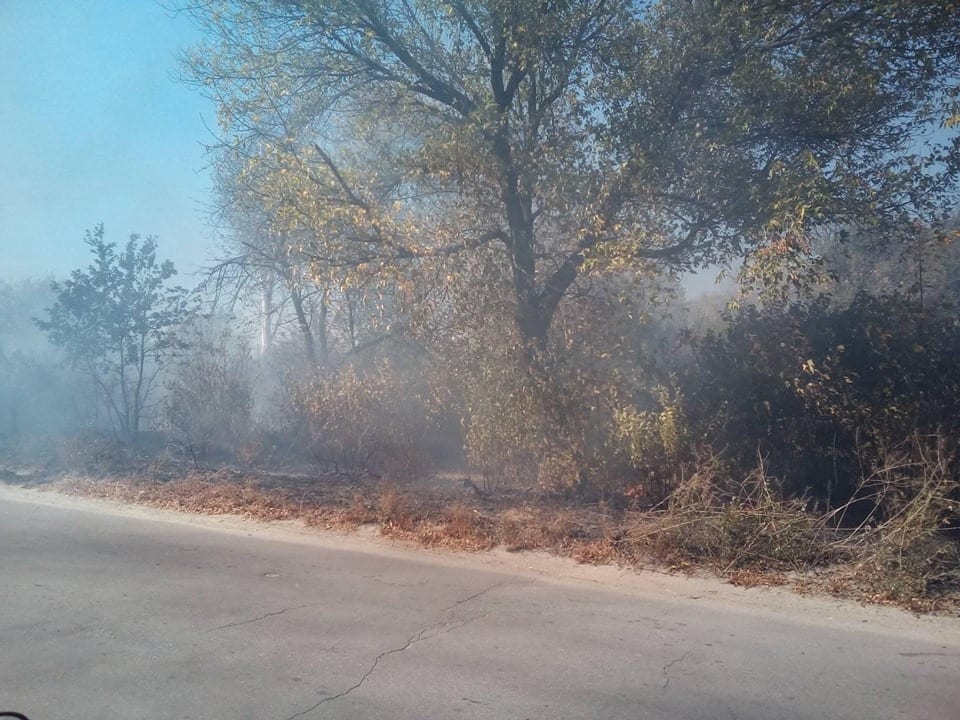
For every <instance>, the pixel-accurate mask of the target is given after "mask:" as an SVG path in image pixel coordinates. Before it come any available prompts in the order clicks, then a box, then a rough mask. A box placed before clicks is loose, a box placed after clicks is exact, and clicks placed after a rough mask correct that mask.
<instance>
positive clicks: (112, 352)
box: [36, 223, 191, 437]
mask: <svg viewBox="0 0 960 720" xmlns="http://www.w3.org/2000/svg"><path fill="white" fill-rule="evenodd" d="M85 242H86V244H87V245H89V246H90V251H91V252H92V253H93V255H94V261H93V263H92V264H91V265H90V266H89V267H88V268H87V269H86V270H74V271H73V273H72V274H71V276H70V279H69V280H65V281H63V282H54V283H52V284H51V288H52V289H53V291H54V293H55V295H56V301H55V302H54V304H53V307H51V308H49V309H48V311H47V312H48V318H47V319H46V320H37V321H36V322H37V325H38V326H39V327H40V328H41V329H43V330H44V331H46V333H47V334H48V336H49V338H50V341H51V342H52V343H53V344H54V345H57V346H59V347H61V348H63V349H64V351H65V352H66V354H67V357H68V358H69V359H70V361H71V362H72V363H73V365H74V366H75V367H77V368H78V369H81V370H82V371H83V372H84V373H86V374H87V375H88V376H89V377H90V379H91V380H92V381H93V383H94V384H95V386H96V387H97V389H98V391H99V394H100V398H101V400H102V401H103V403H104V405H105V407H106V410H107V413H108V415H109V416H110V418H111V420H112V422H113V425H114V427H115V429H116V430H118V431H119V432H121V433H122V434H123V435H124V436H126V437H134V436H136V434H137V433H138V432H139V431H140V429H141V427H140V425H141V421H142V419H143V417H144V413H145V411H146V410H147V409H148V408H149V406H150V405H149V401H150V394H151V391H152V390H153V389H154V385H155V381H156V379H157V377H158V375H159V374H160V372H161V371H162V369H163V368H164V366H165V365H166V363H167V362H169V360H170V359H171V357H172V356H173V355H174V351H175V350H177V349H179V348H180V347H181V346H182V343H181V342H180V341H179V340H178V338H177V336H176V334H175V332H174V331H175V330H176V328H177V327H178V326H180V325H181V324H182V323H183V322H184V321H185V320H186V319H187V318H189V317H190V315H191V310H190V307H189V304H188V298H187V291H186V290H185V289H184V288H182V287H169V286H168V285H167V281H168V280H169V279H170V278H172V277H173V276H174V275H176V270H175V269H174V266H173V263H172V262H170V261H169V260H165V261H163V262H158V261H157V240H156V238H154V237H152V236H148V237H147V238H145V239H142V240H141V238H140V236H139V235H136V234H134V235H131V236H130V239H129V240H128V241H127V244H126V245H125V246H124V247H123V248H122V249H121V250H119V251H118V250H117V248H116V245H115V244H113V243H108V242H106V241H105V240H104V231H103V224H102V223H101V224H99V225H97V226H96V227H95V228H94V230H93V231H92V232H91V231H89V230H88V231H87V233H86V238H85Z"/></svg>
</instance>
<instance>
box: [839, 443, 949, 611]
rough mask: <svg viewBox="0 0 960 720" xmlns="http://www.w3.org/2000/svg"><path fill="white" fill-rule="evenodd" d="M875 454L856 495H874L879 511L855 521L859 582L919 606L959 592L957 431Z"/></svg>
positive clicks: (884, 596) (872, 592)
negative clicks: (950, 435)
mask: <svg viewBox="0 0 960 720" xmlns="http://www.w3.org/2000/svg"><path fill="white" fill-rule="evenodd" d="M877 457H878V461H877V465H876V468H875V469H874V471H873V472H872V473H871V474H870V475H869V476H868V477H867V478H866V480H865V481H864V483H863V485H862V488H861V492H860V493H859V494H858V496H856V497H855V498H854V502H863V500H864V499H867V500H869V501H870V502H871V503H872V504H873V507H874V513H873V514H872V515H871V516H870V517H868V518H867V520H865V521H864V522H863V523H862V524H861V526H860V527H858V528H857V530H858V531H860V532H859V533H858V534H857V537H858V538H859V540H858V541H857V542H856V544H855V545H854V548H855V551H856V558H857V564H856V569H855V572H854V573H853V577H852V581H853V583H854V584H855V585H857V586H858V587H860V588H861V589H862V591H863V592H864V593H866V594H867V595H868V596H870V597H871V598H872V599H874V600H877V601H882V602H894V603H897V604H901V605H907V606H910V607H914V608H917V609H928V608H930V607H934V606H936V605H937V604H938V603H939V602H940V601H942V600H944V599H946V598H947V597H950V596H953V597H955V598H958V597H960V538H958V536H957V525H958V518H960V464H958V463H960V447H958V441H957V439H956V438H948V437H945V436H943V435H942V434H937V435H928V436H921V435H915V436H914V437H912V438H911V439H910V440H908V441H906V442H904V443H902V444H901V445H900V446H898V447H896V448H893V449H889V450H888V449H881V450H880V451H879V452H878V454H877ZM845 511H846V508H842V509H840V510H839V511H837V514H838V516H839V517H841V518H842V517H843V515H844V513H845ZM871 522H876V523H877V524H876V525H875V526H872V525H870V524H869V523H871Z"/></svg>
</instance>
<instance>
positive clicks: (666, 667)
mask: <svg viewBox="0 0 960 720" xmlns="http://www.w3.org/2000/svg"><path fill="white" fill-rule="evenodd" d="M689 654H690V651H689V650H686V651H685V652H684V653H683V655H681V656H680V657H678V658H674V659H673V660H671V661H670V662H668V663H667V664H666V665H664V666H663V677H664V678H665V680H664V681H663V689H664V690H666V689H667V686H668V685H669V684H670V675H669V674H668V673H669V672H670V668H672V667H673V666H674V665H676V664H677V663H682V662H683V661H684V660H686V659H687V655H689Z"/></svg>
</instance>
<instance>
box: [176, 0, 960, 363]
mask: <svg viewBox="0 0 960 720" xmlns="http://www.w3.org/2000/svg"><path fill="white" fill-rule="evenodd" d="M190 11H191V12H192V13H193V15H194V16H195V17H196V18H197V19H198V20H199V21H200V23H201V24H202V26H203V27H204V29H205V31H206V33H207V42H206V43H205V44H204V45H203V46H201V47H200V48H198V49H197V50H196V52H194V53H193V54H191V55H190V56H189V57H188V58H187V67H188V74H189V76H190V77H191V78H192V80H194V81H195V82H196V83H197V84H198V85H199V86H200V87H202V88H203V89H204V91H205V92H207V93H208V94H209V95H210V96H211V97H213V98H214V99H215V100H216V101H217V102H218V104H219V108H220V119H221V124H222V128H223V130H224V144H223V147H222V150H224V151H225V152H228V153H232V155H233V157H234V158H235V159H238V160H240V161H241V162H240V166H241V167H240V169H239V171H238V173H237V175H236V178H235V179H236V181H237V183H238V186H239V187H244V188H246V192H248V193H250V195H251V196H252V197H256V198H257V201H258V202H259V203H260V204H261V206H262V207H263V208H265V210H266V212H267V213H268V214H269V215H270V217H271V222H272V223H274V224H275V227H276V229H282V230H284V231H286V232H287V233H288V234H287V235H286V237H288V238H290V248H289V250H290V252H294V253H296V254H297V255H298V256H301V257H306V258H308V259H309V261H310V262H311V263H312V266H313V268H314V271H315V272H317V273H321V272H329V273H331V275H332V276H334V277H336V278H338V279H339V280H340V281H341V282H350V280H351V279H355V278H358V277H360V278H363V279H364V280H363V281H367V280H368V279H369V277H370V276H371V275H373V276H377V277H379V278H381V279H382V278H383V277H385V276H386V277H389V278H390V279H391V281H392V282H395V283H396V286H397V287H400V288H403V287H406V285H405V283H407V282H409V281H410V279H411V274H414V275H415V279H416V280H417V281H420V282H426V281H427V280H428V279H429V280H430V281H432V282H436V281H437V280H438V279H439V280H441V281H445V282H447V283H449V282H451V281H452V280H455V279H456V275H457V273H458V272H460V273H469V274H472V275H474V276H475V275H476V274H477V273H480V272H483V273H487V274H488V275H489V278H490V281H489V282H480V283H479V284H478V285H479V287H481V288H482V289H484V290H487V289H489V287H491V286H496V287H503V288H504V290H505V297H506V302H500V303H493V304H490V305H488V306H485V307H486V308H495V309H496V310H490V311H489V312H497V313H500V312H509V313H510V315H512V317H513V319H514V323H515V328H516V330H517V331H518V335H519V337H520V338H521V339H522V340H523V341H524V342H525V343H526V344H527V345H528V347H531V348H541V349H542V348H545V347H546V346H547V343H548V339H549V336H550V328H551V325H552V323H553V322H554V318H555V317H556V314H557V309H558V306H559V305H560V303H561V302H562V301H563V300H564V299H565V298H567V297H569V296H570V292H571V289H572V288H575V287H576V286H577V284H578V283H581V282H583V278H584V277H585V276H589V275H591V274H597V273H600V272H601V271H603V270H604V269H610V268H616V269H627V270H629V271H633V270H636V269H644V268H650V267H651V266H654V267H660V268H663V267H666V268H676V269H689V268H696V267H701V266H705V265H707V264H709V263H714V262H724V261H727V260H729V259H731V258H732V257H743V256H750V254H751V253H752V252H754V251H756V250H758V249H763V250H764V252H763V253H762V254H761V255H760V257H762V258H764V259H765V260H769V259H770V258H771V257H777V256H787V257H793V256H796V255H797V254H802V253H803V252H804V251H805V250H806V248H807V247H808V245H807V243H806V241H805V238H806V237H807V236H808V234H809V233H810V232H812V231H813V230H815V229H816V228H824V227H838V226H840V224H850V223H860V224H863V223H879V222H898V221H903V220H905V219H910V218H916V217H918V216H926V217H929V216H930V215H931V213H933V212H935V211H938V210H940V209H942V208H943V207H944V203H945V197H947V196H948V195H949V193H950V192H951V191H953V189H954V188H955V186H956V185H955V183H956V179H957V170H958V155H960V144H958V142H957V136H956V133H955V132H954V133H951V132H950V131H949V129H948V128H949V126H950V125H951V123H952V121H954V120H956V118H957V105H956V102H957V73H956V68H957V67H960V4H958V3H957V2H956V1H955V0H947V1H944V0H916V1H915V2H905V1H898V0H859V1H857V0H791V1H789V2H787V1H778V0H745V1H744V2H722V1H717V0H661V2H639V1H636V2H632V1H630V0H557V1H553V0H547V1H542V0H541V1H538V2H528V1H524V0H521V1H519V2H518V1H516V0H444V1H438V0H336V1H334V2H331V1H330V0H208V1H207V2H204V3H199V4H195V5H192V6H191V8H190ZM438 267H439V268H442V269H441V271H440V272H437V268H438ZM425 268H430V270H429V271H425ZM471 280H475V278H471ZM426 294H427V290H426V289H424V288H423V287H420V288H417V289H416V290H415V291H413V292H411V294H410V297H412V298H415V299H419V300H423V299H424V298H425V297H426ZM484 312H487V310H484ZM492 321H494V322H496V318H492Z"/></svg>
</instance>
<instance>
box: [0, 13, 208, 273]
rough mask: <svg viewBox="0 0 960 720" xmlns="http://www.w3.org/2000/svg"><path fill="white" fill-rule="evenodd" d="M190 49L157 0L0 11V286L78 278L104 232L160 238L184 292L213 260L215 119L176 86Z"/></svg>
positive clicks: (179, 23) (189, 33)
mask: <svg viewBox="0 0 960 720" xmlns="http://www.w3.org/2000/svg"><path fill="white" fill-rule="evenodd" d="M197 39H198V33H197V31H196V30H195V29H194V28H193V26H192V25H191V23H190V21H189V20H188V18H186V17H183V16H171V15H170V14H169V13H168V12H167V11H166V10H164V9H163V8H162V7H161V6H160V5H159V4H158V3H156V2H155V0H0V98H2V99H0V279H6V280H11V279H16V278H20V277H26V276H31V277H45V276H48V275H51V274H52V275H55V276H60V277H62V276H65V275H67V274H68V273H69V272H70V270H72V269H74V268H77V267H85V266H86V265H87V264H88V257H89V253H88V251H87V248H86V246H85V245H84V244H83V235H84V230H85V229H87V228H92V227H93V226H94V225H95V224H96V223H98V222H101V221H102V222H103V223H104V226H105V229H106V235H107V239H108V240H109V241H111V242H117V243H122V242H124V241H126V239H127V237H128V236H129V235H130V233H132V232H137V233H140V234H141V235H156V236H158V238H159V242H160V254H161V256H162V257H164V258H169V259H171V260H173V261H174V262H175V263H176V265H177V268H178V269H179V270H180V273H181V276H183V277H181V282H183V283H184V284H189V285H192V284H193V278H192V277H190V276H189V273H190V272H191V271H193V270H195V269H196V268H197V267H198V266H199V265H201V264H202V263H203V262H204V261H205V260H206V259H208V258H210V257H211V256H212V255H214V254H215V252H214V243H213V240H212V239H211V231H210V230H209V229H208V228H207V223H206V220H205V215H204V212H205V211H204V207H205V205H206V203H207V202H208V201H209V188H210V180H209V173H208V172H207V171H206V170H205V166H206V164H207V158H206V153H205V150H204V148H203V143H209V142H211V141H212V140H213V137H212V135H211V130H210V129H208V128H215V127H216V115H215V110H214V108H213V106H212V104H211V103H209V102H207V101H206V100H204V99H203V98H202V97H201V96H200V95H199V94H197V93H196V92H195V91H194V90H193V89H192V88H190V87H188V86H185V85H183V84H180V83H179V82H178V81H177V80H176V79H175V76H176V74H177V71H178V70H177V61H176V56H177V53H178V52H179V51H180V50H182V49H184V48H185V47H187V46H189V45H190V44H192V43H193V42H195V41H196V40H197Z"/></svg>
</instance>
